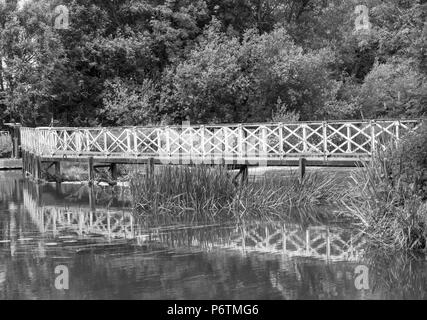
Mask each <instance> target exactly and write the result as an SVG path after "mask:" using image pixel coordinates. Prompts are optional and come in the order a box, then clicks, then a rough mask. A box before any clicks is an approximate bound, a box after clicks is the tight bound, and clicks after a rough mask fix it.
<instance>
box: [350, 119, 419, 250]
mask: <svg viewBox="0 0 427 320" xmlns="http://www.w3.org/2000/svg"><path fill="white" fill-rule="evenodd" d="M352 177H353V183H351V185H350V191H349V193H348V194H349V199H348V209H349V212H350V213H351V216H352V217H353V218H355V221H356V223H357V225H358V226H359V228H360V229H361V231H363V232H364V233H365V234H366V236H367V237H368V238H371V239H372V240H373V241H372V243H373V244H375V245H378V246H380V247H383V248H386V249H391V250H396V249H408V250H419V249H426V246H427V224H426V217H427V203H426V201H425V200H426V199H427V123H424V124H423V125H422V126H420V127H419V128H418V129H417V130H416V131H414V132H412V133H410V134H409V135H407V136H406V137H405V138H404V139H403V140H402V141H401V142H400V143H399V144H398V145H397V146H396V145H395V144H394V143H393V144H391V145H390V146H389V148H388V149H387V150H385V151H384V152H381V153H379V154H378V156H377V157H375V158H374V159H373V161H372V162H370V163H367V164H366V166H365V167H364V168H362V169H360V170H359V171H355V172H354V173H353V175H352Z"/></svg>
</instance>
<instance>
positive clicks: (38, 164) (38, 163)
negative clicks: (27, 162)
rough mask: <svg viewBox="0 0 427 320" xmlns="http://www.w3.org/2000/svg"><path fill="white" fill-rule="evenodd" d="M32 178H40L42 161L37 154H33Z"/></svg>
mask: <svg viewBox="0 0 427 320" xmlns="http://www.w3.org/2000/svg"><path fill="white" fill-rule="evenodd" d="M33 178H34V180H35V181H36V182H38V181H39V180H41V178H42V162H41V158H40V157H39V156H34V175H33Z"/></svg>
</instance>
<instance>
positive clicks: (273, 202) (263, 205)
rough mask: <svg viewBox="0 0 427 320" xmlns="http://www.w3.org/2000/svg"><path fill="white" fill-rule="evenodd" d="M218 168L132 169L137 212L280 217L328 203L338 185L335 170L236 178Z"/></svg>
mask: <svg viewBox="0 0 427 320" xmlns="http://www.w3.org/2000/svg"><path fill="white" fill-rule="evenodd" d="M234 175H235V173H232V172H229V171H227V170H226V169H225V168H222V167H207V166H196V167H177V166H167V167H161V168H159V170H158V171H157V172H156V173H155V174H151V173H149V172H141V171H140V172H135V173H134V174H133V175H132V177H131V180H130V188H131V193H132V195H133V201H134V208H135V211H136V212H137V214H138V215H139V216H150V215H151V216H153V215H155V216H167V217H186V218H188V216H191V217H193V220H211V221H212V220H215V221H219V220H222V219H226V220H229V219H230V218H243V217H244V218H266V217H267V218H270V219H274V218H277V217H283V216H284V215H286V214H287V213H288V212H289V208H292V207H300V206H313V205H321V204H327V203H333V202H335V201H337V200H339V196H340V192H341V190H342V189H343V188H342V184H341V183H340V182H339V181H338V179H337V177H336V175H335V174H324V173H308V174H307V175H306V177H305V178H304V179H303V180H302V181H300V180H299V178H298V177H297V175H296V174H292V175H291V176H290V177H286V178H281V177H278V178H268V179H267V178H261V179H249V181H248V182H246V183H243V184H241V183H237V182H236V181H235V177H234Z"/></svg>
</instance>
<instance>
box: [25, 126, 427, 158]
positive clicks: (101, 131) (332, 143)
mask: <svg viewBox="0 0 427 320" xmlns="http://www.w3.org/2000/svg"><path fill="white" fill-rule="evenodd" d="M420 122H421V121H420V120H402V121H359V122H347V121H336V122H309V123H302V122H301V123H265V124H237V125H211V126H177V127H117V128H102V127H96V128H54V127H49V128H22V129H21V141H22V149H23V150H24V151H29V152H31V153H34V154H36V155H38V156H42V157H69V158H79V157H95V158H96V157H101V158H105V157H110V158H126V159H132V158H140V157H143V158H145V157H146V158H156V159H160V160H163V161H165V162H167V163H172V162H174V161H177V159H179V160H180V161H183V160H191V161H193V162H197V161H198V162H200V163H205V162H209V161H217V160H218V161H225V163H230V162H231V161H232V162H233V163H235V162H237V163H239V162H240V161H242V162H243V161H245V162H251V161H252V162H253V163H258V164H261V163H262V162H265V161H267V162H268V161H272V160H287V159H293V158H298V157H305V158H307V159H310V158H312V159H331V158H332V159H334V158H336V159H360V158H361V157H369V156H371V155H372V153H374V152H375V151H376V150H377V148H378V147H384V146H385V145H386V144H388V143H390V142H392V141H396V140H398V139H399V138H400V137H401V136H402V135H404V134H405V133H407V132H409V131H411V130H413V129H414V128H415V127H416V126H417V125H419V124H420ZM215 163H216V162H215Z"/></svg>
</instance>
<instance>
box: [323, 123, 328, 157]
mask: <svg viewBox="0 0 427 320" xmlns="http://www.w3.org/2000/svg"><path fill="white" fill-rule="evenodd" d="M322 125H323V135H322V136H323V153H324V157H325V159H326V158H327V157H328V123H327V122H326V121H323V122H322Z"/></svg>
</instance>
